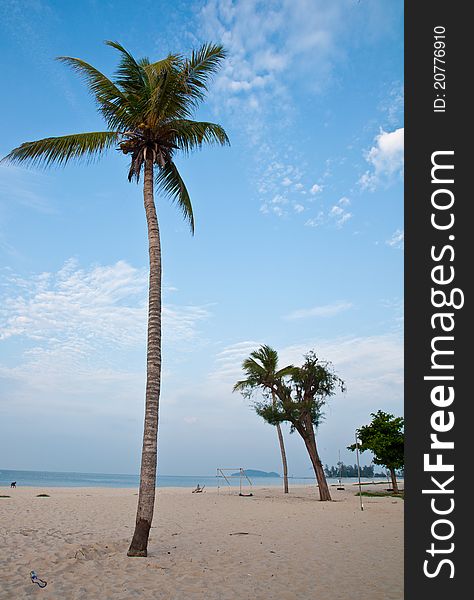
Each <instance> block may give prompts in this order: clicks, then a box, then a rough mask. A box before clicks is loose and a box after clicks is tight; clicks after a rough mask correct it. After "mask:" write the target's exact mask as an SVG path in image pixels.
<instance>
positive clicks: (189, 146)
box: [170, 119, 230, 153]
mask: <svg viewBox="0 0 474 600" xmlns="http://www.w3.org/2000/svg"><path fill="white" fill-rule="evenodd" d="M170 128H171V130H172V132H173V134H174V135H173V138H174V143H175V145H176V146H177V147H178V148H179V149H180V150H182V151H183V152H185V153H189V152H191V151H192V150H194V149H196V148H201V147H202V145H203V144H220V145H221V146H230V142H229V138H228V137H227V134H226V132H225V131H224V129H223V127H221V126H220V125H217V124H215V123H208V122H206V121H191V120H188V119H176V120H174V121H172V123H170Z"/></svg>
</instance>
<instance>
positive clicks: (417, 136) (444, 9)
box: [387, 0, 474, 600]
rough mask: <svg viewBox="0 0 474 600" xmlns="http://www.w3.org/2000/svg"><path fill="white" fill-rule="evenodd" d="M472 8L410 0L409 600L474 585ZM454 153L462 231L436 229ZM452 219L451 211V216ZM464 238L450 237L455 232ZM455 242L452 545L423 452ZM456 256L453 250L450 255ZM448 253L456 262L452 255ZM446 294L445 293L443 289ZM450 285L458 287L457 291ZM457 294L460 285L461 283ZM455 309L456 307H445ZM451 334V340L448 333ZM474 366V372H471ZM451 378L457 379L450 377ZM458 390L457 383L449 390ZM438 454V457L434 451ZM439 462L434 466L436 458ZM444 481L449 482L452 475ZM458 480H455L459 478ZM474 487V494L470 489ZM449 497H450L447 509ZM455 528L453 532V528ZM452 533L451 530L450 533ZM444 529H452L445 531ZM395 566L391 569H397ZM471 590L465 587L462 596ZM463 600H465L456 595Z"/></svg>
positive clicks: (433, 599) (457, 226)
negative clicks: (438, 178) (438, 102)
mask: <svg viewBox="0 0 474 600" xmlns="http://www.w3.org/2000/svg"><path fill="white" fill-rule="evenodd" d="M468 6H469V5H468V3H462V2H455V1H451V2H442V1H439V0H430V1H427V2H423V1H421V0H418V1H416V0H411V1H410V0H406V1H405V416H406V430H405V431H406V473H405V485H406V497H405V498H406V499H405V598H406V599H407V600H415V599H419V598H420V599H421V598H429V599H430V600H438V599H440V600H441V599H442V600H446V599H448V600H449V599H450V598H453V596H452V594H453V592H458V594H459V597H464V595H466V594H467V596H469V595H470V594H471V593H472V592H471V591H470V582H469V581H468V579H467V574H468V572H469V564H470V562H471V558H470V555H471V554H472V550H470V548H469V546H470V543H469V542H470V537H471V536H472V535H474V528H473V527H472V520H473V519H472V516H470V515H469V513H468V510H470V511H473V516H474V507H471V506H468V505H471V504H473V502H472V501H471V499H470V498H473V499H474V493H473V492H472V487H473V486H471V485H470V479H471V473H470V472H469V470H468V466H467V460H468V457H469V455H470V450H471V448H470V447H469V446H470V445H469V444H468V441H470V439H472V438H473V434H474V431H472V432H471V430H473V429H474V421H473V420H470V419H472V417H470V414H471V411H469V409H470V406H471V404H472V403H473V393H472V391H471V390H470V387H471V386H469V385H468V380H467V374H468V369H469V368H470V370H471V371H473V370H474V360H473V359H474V357H473V359H471V356H472V355H473V353H472V350H470V348H469V346H470V339H469V338H470V336H471V335H473V334H474V328H473V327H472V318H471V315H470V310H471V307H470V304H471V303H470V297H469V294H468V290H467V287H468V284H469V279H472V277H473V275H474V268H473V267H472V266H471V263H473V262H474V252H473V248H472V244H471V243H470V242H471V240H473V241H474V216H471V215H472V214H473V213H474V211H473V210H471V207H474V197H473V191H472V189H470V186H469V183H468V178H469V177H470V174H471V173H473V174H474V163H473V165H472V166H471V164H470V163H471V162H472V161H473V160H474V159H471V157H472V156H474V149H473V146H474V144H473V143H472V142H471V140H470V138H471V137H473V127H472V112H473V108H472V106H470V105H473V104H474V102H473V100H474V99H471V98H470V92H469V88H470V87H472V79H473V77H472V73H473V71H474V69H473V67H472V64H471V62H472V56H473V52H472V51H471V48H472V41H473V39H474V26H473V25H472V20H470V19H469V17H468V14H467V9H468ZM436 26H442V27H444V28H445V29H446V40H445V41H446V48H445V50H446V55H445V60H446V65H445V66H446V79H445V82H446V89H445V90H435V88H434V85H433V84H434V41H435V40H434V37H433V36H434V28H435V27H436ZM442 93H444V94H445V96H444V98H445V100H446V111H445V112H444V113H443V112H438V113H436V112H434V111H433V102H434V100H435V98H436V97H437V96H436V94H440V96H439V97H443V96H442V95H441V94H442ZM441 150H454V159H453V160H454V166H455V168H454V179H455V183H454V185H452V186H450V189H451V190H452V191H453V192H454V194H455V204H454V206H453V209H452V211H453V213H454V217H455V223H454V226H453V228H452V230H450V231H448V232H446V231H444V232H443V231H436V230H435V229H434V228H433V227H432V225H431V222H430V220H431V214H432V212H433V209H432V206H431V194H432V192H433V190H434V189H435V188H434V186H433V184H432V182H431V166H432V165H431V154H432V153H433V152H435V151H441ZM448 212H449V211H448ZM451 234H452V235H454V236H455V239H454V240H448V236H449V235H451ZM449 243H451V244H452V245H453V247H454V251H455V256H454V260H453V262H449V260H448V259H446V260H445V261H443V262H444V264H445V265H447V266H448V267H449V265H452V266H454V269H455V280H454V283H453V286H454V287H458V288H461V289H462V290H463V291H464V294H465V304H464V307H463V308H461V309H459V310H452V312H453V313H455V314H454V318H455V328H454V331H453V333H452V334H451V335H454V338H455V339H454V351H455V353H454V357H450V359H448V361H449V360H451V362H454V371H452V372H450V373H449V374H454V377H455V379H454V382H453V383H452V385H453V386H454V389H455V400H454V403H453V405H452V406H451V407H450V408H449V409H448V408H446V410H453V412H454V415H455V425H454V428H453V429H452V430H451V431H450V432H448V433H445V434H443V435H440V438H442V439H445V440H449V439H452V440H454V443H455V447H454V450H451V451H446V452H445V453H444V457H443V458H444V462H453V461H454V473H452V474H454V484H453V485H451V486H450V487H451V488H453V487H454V494H453V495H452V496H448V495H444V496H438V498H441V497H442V498H443V499H444V502H445V503H446V504H445V506H447V505H448V501H447V498H449V497H452V498H454V501H455V509H454V511H453V513H452V514H450V515H449V516H447V517H446V518H448V519H450V520H451V521H452V522H453V525H454V527H455V530H454V535H453V537H452V538H451V539H450V540H449V541H446V542H441V541H437V540H435V539H433V537H432V533H431V527H432V524H433V522H434V521H436V519H438V518H442V517H441V516H437V515H435V514H434V513H433V512H432V509H431V506H430V502H431V498H433V497H434V496H430V495H429V494H423V493H422V490H423V489H432V488H433V487H436V486H434V485H433V484H432V482H431V479H430V478H431V475H433V476H436V473H426V472H424V469H423V455H424V454H425V453H428V452H430V434H431V433H432V432H433V430H432V428H431V424H430V418H431V415H432V413H433V411H435V410H438V409H437V408H436V407H434V406H433V404H432V403H431V400H430V391H431V389H432V387H433V385H436V384H435V383H433V382H432V381H424V379H423V378H424V376H425V375H429V374H432V371H431V370H430V366H431V352H432V349H431V346H430V344H431V341H432V338H433V336H434V335H439V333H438V334H436V333H435V331H434V330H433V329H432V326H431V322H430V319H431V316H432V314H433V313H434V312H437V310H436V309H434V308H433V307H432V305H431V298H430V295H431V287H432V285H433V284H432V281H431V269H432V268H433V266H434V265H435V264H436V263H433V261H432V259H431V256H430V252H431V248H432V246H435V247H437V248H442V247H443V245H445V244H449ZM448 254H449V253H448ZM448 254H446V256H448ZM436 287H439V286H436ZM447 287H449V286H447ZM451 287H452V286H451ZM443 310H445V311H447V310H449V309H447V308H445V309H443ZM446 335H450V334H446ZM468 365H469V366H468ZM442 374H447V372H443V373H442ZM449 385H451V383H450V384H449ZM434 454H436V452H434ZM432 460H433V459H432ZM438 475H440V477H439V478H440V480H443V479H446V474H444V475H443V474H438ZM450 475H451V474H450ZM469 488H471V489H469ZM441 502H442V500H440V506H442V504H441ZM446 527H447V526H446ZM444 531H445V532H447V531H448V529H447V528H446V529H445V530H444ZM438 532H443V530H442V528H440V529H438ZM451 542H452V543H454V551H453V552H452V553H448V554H438V555H436V556H435V557H434V558H433V557H431V556H430V555H429V554H428V553H427V552H426V550H427V549H429V548H430V547H431V544H432V543H435V546H436V547H438V548H444V549H447V548H448V547H449V546H450V543H451ZM443 558H448V559H451V560H452V561H453V564H454V578H450V577H449V575H450V573H451V569H450V568H448V566H447V565H445V566H444V567H442V568H441V570H440V572H439V574H438V575H437V576H436V577H433V578H428V577H426V575H425V574H424V573H423V564H424V561H425V560H427V559H429V560H430V566H429V570H431V572H433V571H434V570H435V567H436V564H437V563H439V561H440V560H442V559H443ZM387 568H389V566H388V565H387ZM461 589H462V590H465V591H464V592H463V596H461ZM456 597H457V596H456Z"/></svg>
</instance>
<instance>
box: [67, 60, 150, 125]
mask: <svg viewBox="0 0 474 600" xmlns="http://www.w3.org/2000/svg"><path fill="white" fill-rule="evenodd" d="M56 60H59V61H60V62H62V63H64V64H66V65H68V66H69V67H71V68H72V69H73V70H74V71H76V73H78V74H79V76H80V77H81V78H82V79H83V80H84V81H85V82H86V84H87V86H88V88H89V91H90V92H91V93H92V95H93V96H94V97H95V99H96V102H97V104H98V106H99V110H100V112H101V113H102V115H103V116H104V118H105V120H106V121H107V123H108V124H109V126H110V127H111V128H112V129H117V128H119V127H124V128H130V127H131V126H133V125H134V124H135V122H136V121H137V120H138V119H137V118H136V115H134V112H133V110H132V108H133V107H132V105H131V103H130V102H129V100H128V99H127V97H126V96H125V94H123V92H122V91H121V90H119V88H118V87H117V86H116V85H115V83H113V82H112V81H111V80H110V79H109V78H108V77H107V76H106V75H104V74H103V73H101V72H100V71H99V70H98V69H96V68H95V67H93V66H92V65H90V64H89V63H87V62H85V61H84V60H81V59H80V58H73V57H71V56H58V57H57V59H56Z"/></svg>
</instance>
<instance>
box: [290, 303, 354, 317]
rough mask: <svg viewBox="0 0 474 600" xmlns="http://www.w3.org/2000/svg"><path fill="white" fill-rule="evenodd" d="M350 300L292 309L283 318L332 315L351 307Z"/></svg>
mask: <svg viewBox="0 0 474 600" xmlns="http://www.w3.org/2000/svg"><path fill="white" fill-rule="evenodd" d="M352 306H353V305H352V304H351V303H350V302H336V303H335V304H325V305H323V306H313V307H312V308H301V309H298V310H294V311H293V312H291V313H290V314H288V315H286V316H285V319H290V320H294V319H306V318H310V317H322V318H327V317H334V316H335V315H338V314H340V313H341V312H344V311H346V310H349V309H350V308H352Z"/></svg>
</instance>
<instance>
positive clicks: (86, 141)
mask: <svg viewBox="0 0 474 600" xmlns="http://www.w3.org/2000/svg"><path fill="white" fill-rule="evenodd" d="M106 44H107V45H109V46H111V47H112V48H114V49H116V50H117V51H118V52H119V53H120V60H119V64H118V68H117V71H116V74H115V77H114V79H113V80H111V79H109V78H108V77H106V76H105V75H104V74H102V73H101V72H100V71H98V70H97V69H95V68H94V67H93V66H91V65H90V64H88V63H86V62H84V61H83V60H81V59H79V58H71V57H69V56H62V57H60V58H59V59H58V60H60V61H61V62H63V63H65V64H66V65H68V66H70V67H72V69H74V70H75V71H76V72H77V73H78V74H79V75H80V76H81V77H82V78H83V79H84V81H85V83H86V85H87V86H88V88H89V90H90V92H91V93H92V95H93V96H94V98H95V100H96V103H97V105H98V110H99V112H100V113H101V114H102V116H103V117H104V119H105V122H106V124H107V130H106V131H100V132H93V133H79V134H73V135H65V136H61V137H50V138H46V139H43V140H38V141H36V142H26V143H24V144H22V145H21V146H19V147H18V148H15V149H14V150H12V151H11V152H10V154H8V156H7V157H5V159H4V160H7V161H10V162H13V163H26V164H29V165H31V166H50V165H53V164H56V165H59V166H64V165H66V164H67V163H68V162H69V161H70V160H72V159H90V158H91V157H99V156H101V155H102V154H103V153H104V152H105V151H106V150H110V149H112V148H114V149H118V150H120V151H122V152H123V153H124V154H127V155H130V158H131V160H130V168H129V172H128V179H129V181H131V180H132V179H135V180H136V181H137V182H138V181H139V179H140V176H141V175H142V174H143V198H144V204H145V214H146V220H147V226H148V247H149V261H150V275H149V297H148V302H149V303H148V335H147V379H146V396H145V423H144V433H143V447H142V460H141V469H140V489H139V495H138V508H137V517H136V525H135V532H134V535H133V539H132V541H131V544H130V548H129V550H128V556H146V555H147V546H148V537H149V532H150V527H151V523H152V519H153V510H154V503H155V486H156V466H157V436H158V407H159V396H160V382H161V246H160V233H159V228H158V219H157V216H156V208H155V201H154V186H155V185H156V187H157V188H159V189H160V190H161V191H162V192H163V193H164V194H165V195H167V196H169V197H170V198H171V199H172V200H173V201H175V202H176V203H177V205H178V207H179V208H180V210H181V212H182V214H183V216H184V218H185V220H186V221H187V222H188V223H189V226H190V228H191V231H192V232H194V217H193V210H192V206H191V201H190V198H189V194H188V191H187V189H186V186H185V184H184V182H183V180H182V179H181V176H180V174H179V172H178V169H177V167H176V164H175V162H174V156H175V154H176V153H177V152H178V151H181V152H183V153H184V154H187V153H189V152H190V151H192V150H194V149H196V148H201V146H202V145H203V144H212V143H217V144H221V145H225V144H228V143H229V140H228V138H227V135H226V133H225V131H224V129H223V128H222V127H221V126H220V125H216V124H214V123H207V122H199V121H194V120H192V117H193V115H194V112H195V110H196V108H197V106H198V105H199V104H200V103H201V102H202V101H203V100H204V98H205V95H206V92H207V85H208V82H209V80H210V78H211V76H212V75H213V74H214V73H215V72H216V71H217V70H218V68H219V66H220V63H221V61H222V60H223V59H224V57H225V52H224V50H223V48H222V46H219V45H213V44H205V45H203V46H202V47H201V48H200V49H199V50H197V51H193V52H192V54H191V56H190V57H189V58H185V57H183V56H181V55H179V54H169V55H168V56H167V57H166V58H164V59H163V60H159V61H156V62H150V61H149V59H148V58H142V59H139V60H136V59H135V58H134V57H133V56H132V55H131V54H130V53H129V52H127V50H125V48H124V47H123V46H121V45H120V44H119V43H118V42H110V41H108V42H106Z"/></svg>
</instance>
